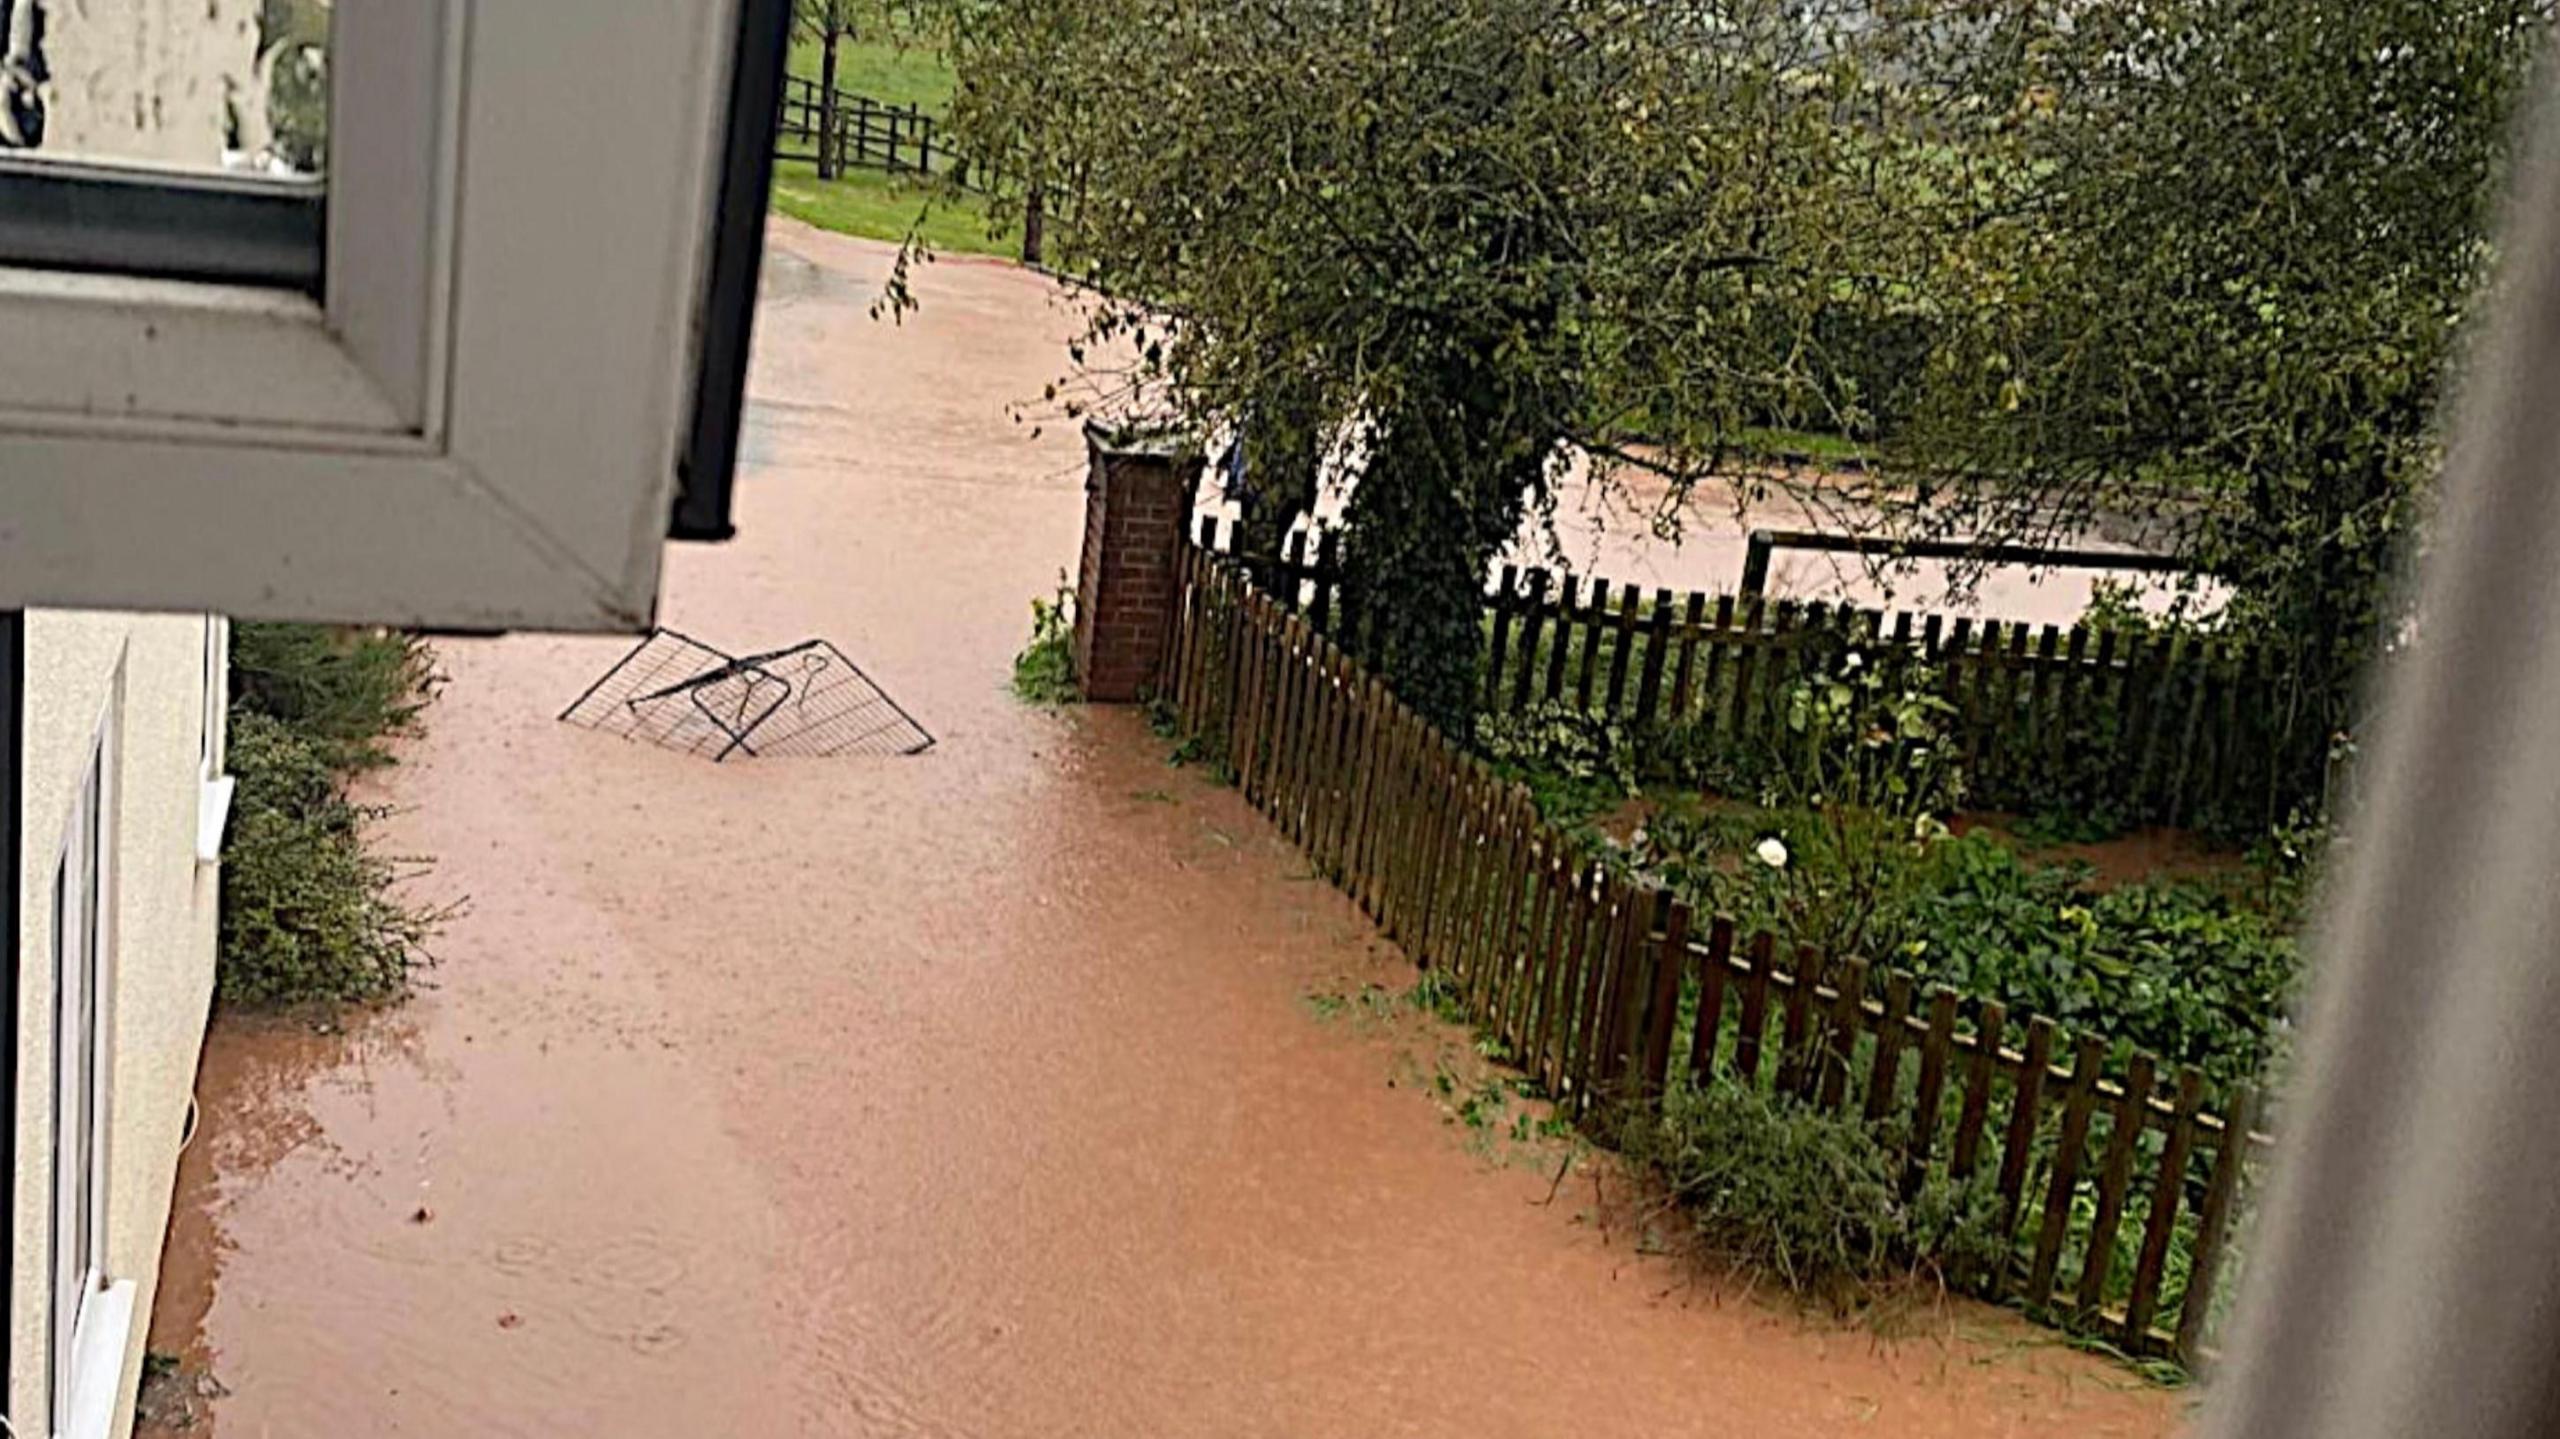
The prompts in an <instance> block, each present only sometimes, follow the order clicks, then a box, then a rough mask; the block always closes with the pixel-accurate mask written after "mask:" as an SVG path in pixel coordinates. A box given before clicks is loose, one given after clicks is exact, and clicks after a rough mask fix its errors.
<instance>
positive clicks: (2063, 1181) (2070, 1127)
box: [2027, 1034, 2107, 1309]
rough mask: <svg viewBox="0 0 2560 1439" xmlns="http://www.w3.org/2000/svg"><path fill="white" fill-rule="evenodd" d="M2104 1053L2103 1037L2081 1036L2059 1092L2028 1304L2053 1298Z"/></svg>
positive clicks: (2040, 1305)
mask: <svg viewBox="0 0 2560 1439" xmlns="http://www.w3.org/2000/svg"><path fill="white" fill-rule="evenodd" d="M2106 1053H2107V1046H2106V1041H2104V1040H2102V1039H2100V1038H2098V1036H2096V1035H2094V1034H2084V1035H2081V1036H2080V1038H2079V1041H2078V1044H2077V1045H2076V1047H2075V1048H2074V1050H2073V1052H2072V1056H2071V1079H2070V1081H2069V1083H2068V1084H2067V1086H2066V1087H2065V1088H2064V1090H2063V1099H2062V1135H2061V1139H2060V1140H2059V1142H2058V1143H2056V1144H2055V1146H2054V1151H2053V1170H2052V1173H2051V1176H2050V1179H2049V1182H2048V1183H2047V1184H2046V1185H2045V1194H2044V1228H2043V1230H2042V1231H2041V1232H2039V1233H2038V1234H2037V1236H2036V1252H2035V1262H2034V1263H2033V1264H2032V1265H2031V1266H2029V1268H2028V1270H2027V1303H2028V1304H2029V1305H2031V1306H2033V1307H2035V1308H2039V1309H2041V1308H2043V1307H2044V1306H2045V1305H2047V1304H2049V1303H2051V1302H2052V1300H2053V1274H2054V1267H2055V1266H2056V1265H2057V1264H2059V1263H2060V1262H2061V1259H2062V1241H2063V1240H2064V1239H2065V1238H2066V1237H2068V1235H2069V1233H2070V1229H2071V1201H2072V1197H2073V1194H2074V1192H2075V1191H2076V1190H2077V1189H2078V1187H2079V1184H2080V1165H2081V1163H2082V1161H2084V1160H2085V1159H2086V1158H2087V1157H2088V1155H2087V1150H2088V1147H2089V1116H2090V1113H2091V1112H2092V1111H2093V1110H2094V1109H2095V1108H2096V1106H2097V1102H2098V1066H2099V1065H2100V1064H2101V1063H2102V1062H2103V1061H2104V1060H2105V1058H2106Z"/></svg>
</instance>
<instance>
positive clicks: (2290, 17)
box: [1879, 0, 2552, 792]
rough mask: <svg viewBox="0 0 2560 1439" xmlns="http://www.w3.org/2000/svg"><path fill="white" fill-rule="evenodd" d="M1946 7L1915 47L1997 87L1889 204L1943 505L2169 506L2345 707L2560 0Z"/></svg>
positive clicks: (1933, 472)
mask: <svg viewBox="0 0 2560 1439" xmlns="http://www.w3.org/2000/svg"><path fill="white" fill-rule="evenodd" d="M1934 8H1936V9H1938V10H1939V11H1940V13H1941V20H1942V23H1941V25H1940V26H1938V27H1937V28H1934V29H1924V28H1922V27H1917V26H1906V27H1903V28H1902V29H1901V30H1900V31H1899V32H1898V34H1897V37H1896V38H1897V43H1899V44H1901V45H1903V46H1904V47H1905V51H1904V58H1905V60H1906V62H1907V65H1908V67H1909V71H1910V73H1911V74H1912V75H1914V76H1926V77H1927V81H1928V83H1932V84H1939V85H1944V86H1946V87H1947V88H1948V89H1949V90H1950V91H1952V92H1957V93H1963V94H1966V95H1968V96H1970V97H1971V101H1972V103H1971V104H1970V106H1969V107H1966V108H1957V107H1949V108H1948V109H1947V110H1945V111H1942V112H1940V114H1941V116H1942V117H1944V118H1947V119H1949V120H1950V121H1952V123H1950V124H1948V125H1946V126H1945V127H1944V128H1943V129H1941V130H1940V131H1938V132H1937V133H1936V134H1935V135H1933V136H1931V137H1929V138H1930V139H1931V140H1932V141H1934V142H1935V144H1936V147H1937V148H1936V149H1935V150H1934V151H1933V152H1932V153H1934V154H1936V155H1938V156H1940V157H1943V158H1942V159H1941V160H1940V162H1939V163H1937V164H1936V165H1935V166H1934V167H1924V169H1923V171H1922V173H1923V174H1924V175H1925V176H1926V177H1927V178H1928V182H1929V185H1930V187H1931V194H1930V195H1929V196H1928V198H1929V199H1930V200H1932V201H1933V202H1934V204H1933V205H1923V204H1920V203H1917V201H1918V200H1919V199H1920V198H1921V197H1920V196H1919V195H1917V194H1905V195H1904V196H1903V197H1902V199H1901V203H1900V204H1899V206H1898V207H1896V209H1895V211H1894V222H1893V223H1889V224H1887V225H1885V226H1882V227H1880V229H1879V234H1880V235H1883V236H1885V237H1886V243H1885V250H1884V254H1883V257H1882V258H1881V260H1880V262H1879V266H1880V268H1882V269H1884V270H1886V271H1887V272H1888V273H1892V274H1895V275H1896V276H1897V279H1898V285H1897V287H1896V293H1897V296H1898V297H1899V299H1900V301H1901V302H1902V303H1904V304H1905V305H1907V306H1909V307H1911V308H1915V309H1918V310H1921V311H1923V312H1925V314H1926V315H1927V318H1928V321H1929V325H1930V329H1931V332H1932V335H1933V345H1932V353H1931V356H1930V359H1929V363H1928V369H1927V374H1926V380H1925V383H1924V385H1923V386H1922V387H1921V388H1922V396H1923V398H1922V401H1921V403H1920V405H1919V407H1918V410H1917V413H1916V414H1915V415H1914V416H1913V419H1912V422H1911V424H1910V426H1909V428H1908V430H1907V431H1906V432H1905V433H1903V434H1902V435H1901V436H1900V437H1899V438H1900V440H1901V442H1902V444H1901V446H1900V449H1901V451H1902V453H1903V457H1904V459H1905V460H1906V462H1907V463H1908V464H1909V465H1910V466H1911V467H1912V469H1913V471H1914V473H1915V474H1916V475H1917V476H1918V478H1919V495H1920V500H1921V503H1920V505H1919V509H1918V516H1917V518H1918V519H1919V520H1920V521H1921V523H1923V524H1924V525H1930V526H1935V527H1937V528H1940V529H1944V530H1952V531H1956V532H1960V533H1986V532H2007V533H2018V532H2022V531H2024V532H2036V531H2052V530H2057V529H2063V528H2068V527H2071V526H2074V525H2077V524H2080V523H2082V522H2084V521H2087V520H2089V519H2090V518H2092V517H2093V516H2095V515H2097V514H2099V513H2102V512H2115V513H2131V514H2134V515H2136V516H2139V517H2145V518H2149V519H2151V520H2154V521H2156V522H2157V523H2158V527H2159V528H2160V530H2161V531H2163V532H2164V533H2165V534H2167V535H2168V536H2169V537H2170V538H2171V539H2172V540H2173V541H2174V542H2175V543H2176V544H2177V545H2178V546H2180V547H2181V548H2182V549H2183V550H2184V552H2185V553H2187V554H2188V555H2190V556H2191V557H2193V558H2194V559H2196V560H2197V561H2199V562H2200V563H2201V564H2203V565H2206V566H2208V567H2210V568H2212V569H2213V570H2215V571H2217V572H2218V573H2219V574H2220V575H2221V576H2222V577H2223V578H2224V579H2225V580H2227V581H2228V583H2229V584H2230V586H2231V591H2232V602H2231V621H2232V624H2233V626H2234V629H2235V632H2237V633H2239V634H2241V635H2244V636H2247V637H2251V638H2255V639H2259V640H2262V641H2264V642H2266V643H2268V644H2270V645H2272V646H2274V647H2275V649H2276V651H2277V654H2278V662H2279V664H2280V666H2281V670H2282V674H2283V676H2284V678H2286V679H2287V680H2288V681H2289V684H2288V686H2287V689H2288V692H2289V695H2290V698H2289V700H2288V701H2287V707H2288V715H2287V718H2288V719H2289V720H2290V722H2291V723H2293V724H2294V725H2296V726H2307V727H2316V728H2312V729H2309V730H2308V731H2307V732H2308V733H2311V734H2315V735H2316V734H2323V733H2334V732H2337V731H2339V730H2341V729H2344V728H2346V727H2347V726H2348V725H2349V724H2350V723H2351V715H2350V702H2351V700H2352V697H2353V692H2354V679H2355V675H2356V673H2357V671H2358V670H2359V668H2360V667H2361V666H2362V665H2363V664H2364V662H2365V661H2366V660H2367V659H2369V658H2370V656H2371V655H2372V654H2373V653H2374V652H2375V650H2376V648H2377V647H2378V645H2379V643H2380V641H2381V638H2382V636H2383V634H2384V632H2385V629H2386V626H2387V623H2388V621H2389V619H2390V616H2389V615H2388V614H2387V613H2386V607H2387V604H2388V598H2389V596H2390V594H2391V593H2392V585H2391V580H2392V578H2393V575H2394V573H2395V571H2396V568H2397V551H2398V550H2399V549H2400V548H2401V547H2402V545H2403V543H2404V541H2406V539H2407V538H2408V537H2409V536H2410V535H2411V533H2412V532H2413V530H2414V528H2415V527H2416V525H2417V524H2418V523H2419V521H2420V520H2421V518H2422V517H2423V512H2424V508H2425V497H2426V493H2427V487H2428V481H2429V480H2430V478H2431V477H2432V476H2433V474H2434V472H2435V469H2436V467H2437V463H2438V458H2439V454H2438V451H2439V435H2438V432H2437V429H2436V426H2435V413H2436V402H2437V399H2438V395H2439V392H2440V389H2441V387H2442V384H2443V381H2444V377H2445V375H2446V372H2447V369H2448V365H2449V364H2450V363H2451V362H2452V361H2453V360H2454V359H2455V357H2456V353H2457V342H2458V337H2459V335H2460V333H2461V331H2462V328H2463V325H2464V323H2465V320H2466V318H2467V315H2468V312H2469V309H2470V307H2471V306H2472V304H2473V302H2474V297H2475V296H2476V295H2477V294H2478V293H2479V289H2480V285H2481V282H2482V280H2483V278H2484V275H2485V272H2486V266H2487V263H2488V260H2489V254H2490V239H2489V236H2490V222H2491V219H2492V215H2491V208H2492V207H2491V204H2490V202H2491V200H2492V198H2493V196H2494V194H2495V191H2496V188H2497V186H2496V184H2495V181H2496V179H2497V177H2498V174H2499V170H2500V166H2501V164H2502V157H2503V155H2504V152H2505V145H2506V140H2507V137H2508V132H2509V129H2510V126H2511V120H2512V113H2513V110H2514V108H2515V105H2516V102H2517V97H2518V94H2519V92H2520V89H2521V86H2522V82H2523V80H2524V78H2525V76H2526V74H2527V73H2528V71H2529V69H2530V63H2531V59H2532V56H2533V54H2534V51H2535V49H2536V46H2537V42H2538V40H2539V37H2540V36H2541V34H2542V33H2543V32H2544V31H2545V30H2546V29H2547V28H2548V25H2549V23H2550V18H2551V8H2552V7H2551V5H2550V0H2283V3H2268V0H2146V3H2144V4H2141V5H2138V6H2137V5H2071V4H2055V3H2050V0H1999V3H1971V4H1965V5H1961V6H1957V7H1944V6H1940V7H1934ZM1951 10H1952V11H1960V12H1961V16H1960V22H1958V23H1946V22H1945V16H1946V14H1947V13H1948V12H1949V11H1951ZM1897 247H1903V248H1897ZM2308 753H2312V754H2317V753H2318V748H2317V747H2316V746H2315V747H2313V748H2312V749H2311V750H2310V751H2308ZM2316 783H2317V777H2316V776H2296V777H2295V778H2294V786H2295V788H2296V789H2297V792H2310V791H2311V790H2312V789H2315V788H2316Z"/></svg>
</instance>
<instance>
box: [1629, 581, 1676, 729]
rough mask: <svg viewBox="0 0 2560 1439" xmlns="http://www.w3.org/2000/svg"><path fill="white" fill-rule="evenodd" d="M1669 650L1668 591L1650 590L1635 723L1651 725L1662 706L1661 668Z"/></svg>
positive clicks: (1669, 597)
mask: <svg viewBox="0 0 2560 1439" xmlns="http://www.w3.org/2000/svg"><path fill="white" fill-rule="evenodd" d="M1670 650H1671V591H1669V590H1667V589H1665V590H1655V591H1654V592H1653V613H1652V614H1650V615H1648V616H1647V617H1646V626H1645V632H1644V673H1643V677H1642V678H1640V679H1639V680H1638V681H1637V682H1636V710H1635V715H1634V716H1633V718H1634V722H1635V723H1637V724H1640V725H1650V724H1652V723H1654V722H1655V721H1656V719H1658V718H1659V714H1658V711H1659V710H1660V708H1661V705H1662V671H1663V667H1664V664H1665V662H1666V661H1667V660H1668V659H1669V658H1670Z"/></svg>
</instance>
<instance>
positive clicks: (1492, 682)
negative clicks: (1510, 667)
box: [1484, 565, 1520, 713]
mask: <svg viewBox="0 0 2560 1439" xmlns="http://www.w3.org/2000/svg"><path fill="white" fill-rule="evenodd" d="M1519 589H1520V571H1519V569H1518V567H1516V566H1513V565H1504V566H1503V567H1502V579H1501V580H1500V581H1499V587H1498V588H1497V589H1496V590H1495V591H1494V602H1493V653H1492V655H1491V657H1490V658H1489V659H1487V660H1486V662H1485V667H1484V707H1485V708H1486V709H1487V710H1489V711H1492V712H1494V713H1500V712H1501V709H1502V668H1503V661H1504V660H1506V659H1509V658H1510V657H1511V616H1512V614H1513V612H1514V611H1515V610H1516V609H1517V608H1518V605H1519Z"/></svg>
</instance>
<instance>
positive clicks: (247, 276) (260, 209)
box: [0, 158, 328, 299]
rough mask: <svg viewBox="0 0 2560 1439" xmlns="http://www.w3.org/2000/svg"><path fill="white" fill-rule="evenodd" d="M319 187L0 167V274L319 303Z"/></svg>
mask: <svg viewBox="0 0 2560 1439" xmlns="http://www.w3.org/2000/svg"><path fill="white" fill-rule="evenodd" d="M327 234H328V198H327V190H326V188H325V187H324V186H323V184H322V183H320V182H317V181H299V180H274V179H260V178H253V177H246V176H229V175H195V174H186V173H181V172H161V171H151V170H128V169H123V168H119V167H113V166H104V165H84V164H76V163H67V162H63V161H55V160H23V159H5V158H0V266H9V265H14V266H22V267H26V268H30V269H50V270H83V271H90V272H94V273H103V274H113V275H135V276H147V277H152V278H158V279H172V280H193V281H202V282H209V283H220V284H237V285H254V286H257V287H260V288H263V289H278V290H291V291H294V292H296V293H299V294H303V295H308V296H311V297H313V298H315V299H316V298H318V297H319V296H320V294H321V292H322V288H323V286H324V284H325V282H326V280H327V255H328V245H327Z"/></svg>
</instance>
